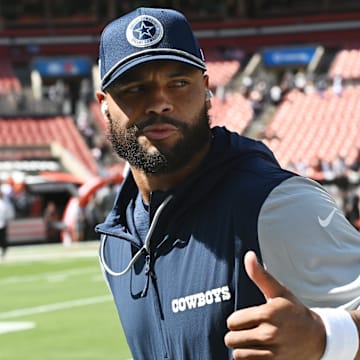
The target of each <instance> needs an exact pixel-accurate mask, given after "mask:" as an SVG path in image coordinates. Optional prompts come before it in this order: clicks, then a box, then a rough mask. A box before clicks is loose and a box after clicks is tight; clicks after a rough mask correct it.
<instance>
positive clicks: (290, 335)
mask: <svg viewBox="0 0 360 360" xmlns="http://www.w3.org/2000/svg"><path fill="white" fill-rule="evenodd" d="M244 262H245V269H246V271H247V273H248V275H249V277H250V278H251V279H252V281H253V282H254V283H255V284H256V285H257V287H258V288H259V289H260V290H261V292H262V293H263V294H264V296H265V298H266V303H265V304H263V305H260V306H254V307H250V308H247V309H242V310H238V311H235V312H234V313H232V314H231V315H230V316H229V317H228V319H227V326H228V328H229V330H230V331H229V332H228V333H227V334H226V335H225V344H226V346H228V347H230V348H233V349H234V351H233V357H234V359H236V360H237V359H253V360H255V359H261V360H262V359H276V360H290V359H291V360H319V359H320V358H321V356H322V354H323V353H324V350H325V343H326V334H325V328H324V325H323V322H322V320H321V319H320V317H319V316H318V315H317V314H316V313H314V312H313V311H311V310H310V309H308V308H307V307H305V306H304V305H303V304H302V303H301V302H300V301H299V300H298V299H297V298H296V297H295V295H293V294H292V293H291V292H290V291H289V290H288V289H286V288H285V287H284V286H283V285H281V284H280V283H279V282H278V281H277V280H276V279H275V278H274V277H272V276H271V275H270V274H269V273H268V272H267V271H266V270H265V269H264V268H263V267H262V266H261V265H260V264H259V263H258V261H257V259H256V255H255V253H254V252H252V251H250V252H248V253H247V254H246V255H245V259H244Z"/></svg>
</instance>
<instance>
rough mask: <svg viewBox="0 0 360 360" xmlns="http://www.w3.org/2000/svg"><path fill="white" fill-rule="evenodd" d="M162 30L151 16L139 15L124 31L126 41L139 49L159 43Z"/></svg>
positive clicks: (162, 33) (159, 24) (156, 20)
mask: <svg viewBox="0 0 360 360" xmlns="http://www.w3.org/2000/svg"><path fill="white" fill-rule="evenodd" d="M163 35H164V28H163V26H162V25H161V23H160V21H159V20H158V19H156V18H154V17H153V16H149V15H141V16H138V17H136V18H135V19H134V20H132V21H131V22H130V24H129V25H128V27H127V29H126V39H127V41H128V42H129V43H130V44H131V45H133V46H135V47H139V48H143V47H147V46H151V45H154V44H157V43H158V42H160V41H161V39H162V37H163Z"/></svg>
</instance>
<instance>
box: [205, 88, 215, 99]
mask: <svg viewBox="0 0 360 360" xmlns="http://www.w3.org/2000/svg"><path fill="white" fill-rule="evenodd" d="M212 97H213V93H212V91H211V90H210V89H205V101H210V100H211V98H212Z"/></svg>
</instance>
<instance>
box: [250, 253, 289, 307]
mask: <svg viewBox="0 0 360 360" xmlns="http://www.w3.org/2000/svg"><path fill="white" fill-rule="evenodd" d="M244 265H245V270H246V272H247V274H248V276H249V277H250V279H251V280H252V281H253V282H254V283H255V285H256V286H257V287H258V288H259V290H260V291H261V292H262V293H263V295H264V296H265V298H266V300H267V301H269V300H270V299H272V298H275V297H284V298H287V299H291V300H294V295H292V293H291V292H290V291H289V290H287V289H286V287H285V286H283V285H282V284H280V283H279V282H278V281H277V280H276V279H275V278H274V277H273V276H272V275H271V274H270V273H269V272H267V271H266V270H265V269H264V268H263V266H262V265H261V264H260V263H259V262H258V260H257V258H256V254H255V252H254V251H248V252H247V253H246V254H245V257H244Z"/></svg>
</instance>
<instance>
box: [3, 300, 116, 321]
mask: <svg viewBox="0 0 360 360" xmlns="http://www.w3.org/2000/svg"><path fill="white" fill-rule="evenodd" d="M108 301H112V297H111V296H110V295H105V296H95V297H91V298H84V299H77V300H70V301H64V302H59V303H54V304H46V305H40V306H35V307H29V308H23V309H17V310H10V311H5V312H2V313H0V320H8V319H14V318H19V317H22V316H29V315H35V314H43V313H48V312H52V311H58V310H64V309H71V308H74V307H81V306H87V305H94V304H100V303H104V302H108Z"/></svg>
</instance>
